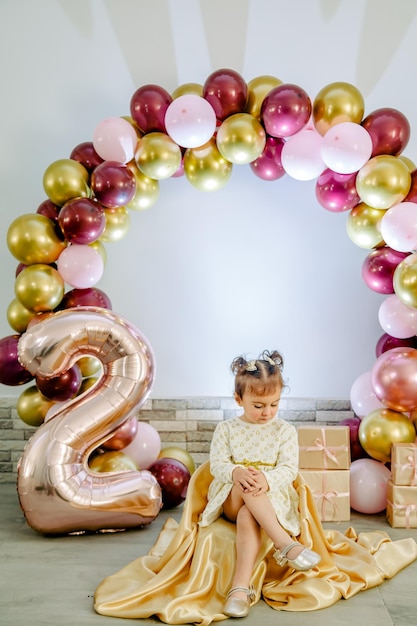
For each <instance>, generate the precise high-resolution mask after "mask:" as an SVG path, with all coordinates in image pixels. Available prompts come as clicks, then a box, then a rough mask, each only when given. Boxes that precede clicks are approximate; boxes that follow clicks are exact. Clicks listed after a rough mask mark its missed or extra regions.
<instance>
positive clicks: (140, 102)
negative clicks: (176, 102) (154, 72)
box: [130, 85, 172, 133]
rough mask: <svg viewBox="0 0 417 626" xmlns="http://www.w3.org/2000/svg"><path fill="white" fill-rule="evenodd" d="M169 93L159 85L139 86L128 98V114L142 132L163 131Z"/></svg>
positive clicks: (169, 98) (164, 130)
mask: <svg viewBox="0 0 417 626" xmlns="http://www.w3.org/2000/svg"><path fill="white" fill-rule="evenodd" d="M171 102H172V97H171V95H170V94H169V93H168V92H167V91H166V90H165V89H163V87H160V86H159V85H143V86H142V87H139V89H137V90H136V91H135V93H134V94H133V96H132V98H131V100H130V115H131V116H132V118H133V120H134V121H135V122H136V124H137V126H138V128H139V130H140V131H142V133H151V132H161V133H165V132H166V128H165V113H166V110H167V108H168V107H169V105H170V104H171Z"/></svg>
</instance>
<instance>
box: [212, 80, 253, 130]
mask: <svg viewBox="0 0 417 626" xmlns="http://www.w3.org/2000/svg"><path fill="white" fill-rule="evenodd" d="M203 98H205V99H206V100H207V102H209V103H210V104H211V106H212V107H213V109H214V112H215V114H216V118H217V119H218V120H219V121H221V122H222V121H223V120H225V119H226V117H229V116H230V115H234V114H235V113H242V112H244V111H245V109H246V102H247V98H248V86H247V84H246V81H245V80H244V79H243V77H242V76H241V75H240V74H239V73H238V72H236V71H235V70H231V69H220V70H217V71H215V72H213V73H212V74H210V76H208V77H207V79H206V81H205V83H204V85H203Z"/></svg>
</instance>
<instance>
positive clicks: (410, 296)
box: [393, 253, 417, 308]
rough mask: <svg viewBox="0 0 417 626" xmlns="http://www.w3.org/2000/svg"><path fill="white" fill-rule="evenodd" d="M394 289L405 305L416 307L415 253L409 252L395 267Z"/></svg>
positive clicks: (416, 267)
mask: <svg viewBox="0 0 417 626" xmlns="http://www.w3.org/2000/svg"><path fill="white" fill-rule="evenodd" d="M393 285H394V291H395V293H396V294H397V296H398V297H399V299H400V300H401V302H402V303H403V304H405V305H406V306H409V307H412V308H417V254H416V253H414V254H410V255H408V256H407V257H405V259H403V260H402V261H401V262H400V263H399V264H398V265H397V267H396V268H395V271H394V276H393Z"/></svg>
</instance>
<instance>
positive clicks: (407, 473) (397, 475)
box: [391, 443, 417, 487]
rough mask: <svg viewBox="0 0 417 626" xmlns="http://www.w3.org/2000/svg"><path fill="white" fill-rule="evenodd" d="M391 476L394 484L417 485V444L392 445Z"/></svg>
mask: <svg viewBox="0 0 417 626" xmlns="http://www.w3.org/2000/svg"><path fill="white" fill-rule="evenodd" d="M391 478H392V482H393V483H394V485H411V486H413V487H417V445H416V444H415V443H394V444H393V445H392V448H391Z"/></svg>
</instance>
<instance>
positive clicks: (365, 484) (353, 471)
mask: <svg viewBox="0 0 417 626" xmlns="http://www.w3.org/2000/svg"><path fill="white" fill-rule="evenodd" d="M390 478H391V472H390V471H389V469H388V468H387V467H386V466H385V465H384V464H383V463H381V462H380V461H375V460H374V459H357V460H356V461H353V463H352V464H351V466H350V506H351V507H352V509H354V510H355V511H358V513H365V514H368V515H373V514H375V513H381V511H384V509H386V506H387V483H388V481H389V479H390Z"/></svg>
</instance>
